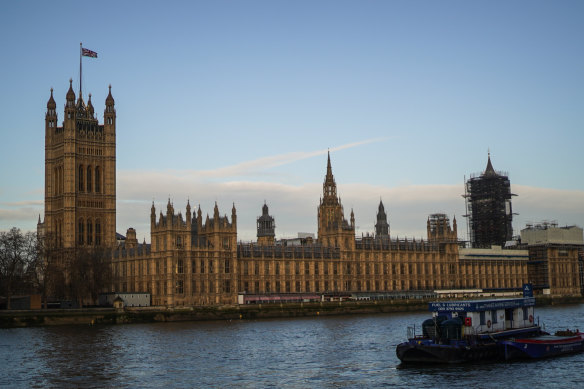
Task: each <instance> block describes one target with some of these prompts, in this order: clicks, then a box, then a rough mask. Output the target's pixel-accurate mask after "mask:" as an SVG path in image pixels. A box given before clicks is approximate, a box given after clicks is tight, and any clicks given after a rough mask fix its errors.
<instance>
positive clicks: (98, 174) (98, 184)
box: [95, 166, 101, 193]
mask: <svg viewBox="0 0 584 389" xmlns="http://www.w3.org/2000/svg"><path fill="white" fill-rule="evenodd" d="M95 192H96V193H99V192H101V171H100V168H99V166H97V167H96V168H95Z"/></svg>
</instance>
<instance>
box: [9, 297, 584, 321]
mask: <svg viewBox="0 0 584 389" xmlns="http://www.w3.org/2000/svg"><path fill="white" fill-rule="evenodd" d="M430 301H434V300H423V299H419V300H381V301H343V302H322V303H290V304H253V305H252V304H250V305H235V306H234V305H229V306H227V305H224V306H216V307H208V306H205V307H189V308H182V307H181V308H160V307H149V308H126V309H122V310H116V309H113V308H87V309H44V310H29V311H0V328H14V327H33V326H53V325H102V324H130V323H156V322H176V321H203V320H255V319H268V318H291V317H308V316H328V315H350V314H375V313H390V312H411V311H427V309H428V303H429V302H430ZM536 301H537V303H536V304H537V306H545V305H559V304H581V303H584V298H583V297H538V298H536Z"/></svg>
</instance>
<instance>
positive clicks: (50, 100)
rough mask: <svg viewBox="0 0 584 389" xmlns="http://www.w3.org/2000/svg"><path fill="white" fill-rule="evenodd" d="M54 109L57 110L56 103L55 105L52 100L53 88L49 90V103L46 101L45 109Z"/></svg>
mask: <svg viewBox="0 0 584 389" xmlns="http://www.w3.org/2000/svg"><path fill="white" fill-rule="evenodd" d="M55 108H57V103H55V99H54V98H53V88H51V97H49V101H47V109H55Z"/></svg>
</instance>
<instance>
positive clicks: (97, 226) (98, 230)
mask: <svg viewBox="0 0 584 389" xmlns="http://www.w3.org/2000/svg"><path fill="white" fill-rule="evenodd" d="M95 245H96V246H99V245H101V222H100V221H99V219H97V220H96V221H95Z"/></svg>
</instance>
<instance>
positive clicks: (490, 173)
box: [483, 152, 498, 176]
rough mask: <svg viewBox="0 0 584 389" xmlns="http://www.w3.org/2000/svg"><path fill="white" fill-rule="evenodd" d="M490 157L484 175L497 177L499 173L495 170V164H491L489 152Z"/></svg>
mask: <svg viewBox="0 0 584 389" xmlns="http://www.w3.org/2000/svg"><path fill="white" fill-rule="evenodd" d="M488 155H489V157H488V161H487V168H486V169H485V172H484V173H483V175H484V176H497V175H498V174H497V172H496V171H495V169H493V164H492V163H491V152H489V154H488Z"/></svg>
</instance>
